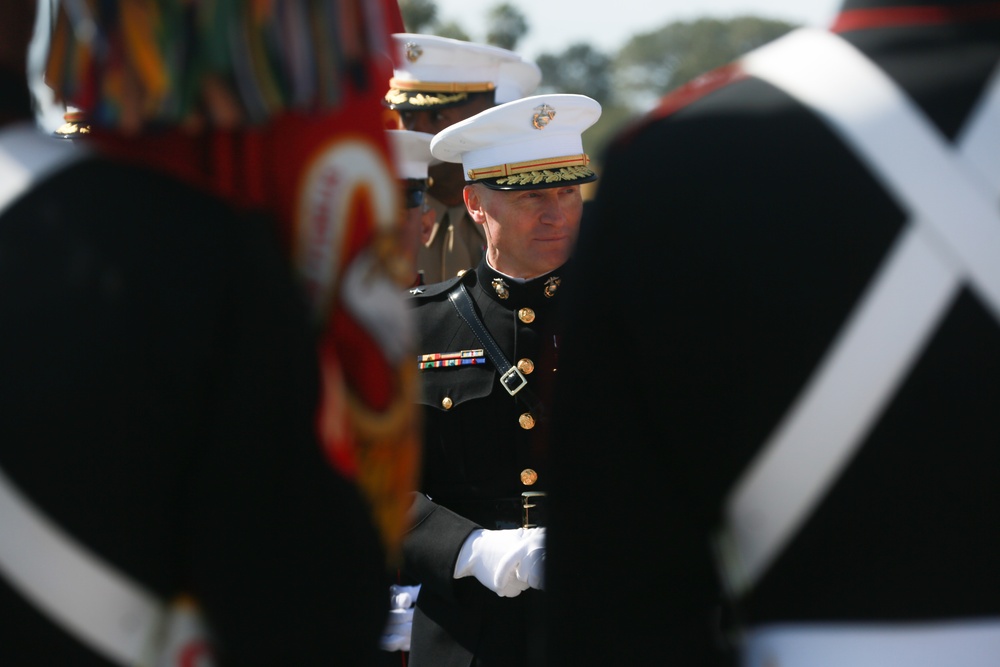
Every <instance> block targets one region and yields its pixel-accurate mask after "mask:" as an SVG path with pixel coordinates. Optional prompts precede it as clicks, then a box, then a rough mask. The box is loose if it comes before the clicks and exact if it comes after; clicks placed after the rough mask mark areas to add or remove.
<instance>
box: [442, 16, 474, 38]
mask: <svg viewBox="0 0 1000 667" xmlns="http://www.w3.org/2000/svg"><path fill="white" fill-rule="evenodd" d="M434 34H435V35H438V36H439V37H450V38H451V39H460V40H462V41H465V42H471V41H473V40H472V38H471V37H469V33H467V32H465V28H463V27H462V26H461V25H459V24H458V23H456V22H455V21H448V22H446V23H438V24H437V27H435V28H434Z"/></svg>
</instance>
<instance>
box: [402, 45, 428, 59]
mask: <svg viewBox="0 0 1000 667" xmlns="http://www.w3.org/2000/svg"><path fill="white" fill-rule="evenodd" d="M422 55H424V50H423V49H422V48H420V45H419V44H417V43H416V42H407V43H406V59H407V60H409V61H410V62H411V63H415V62H417V61H418V60H420V56H422Z"/></svg>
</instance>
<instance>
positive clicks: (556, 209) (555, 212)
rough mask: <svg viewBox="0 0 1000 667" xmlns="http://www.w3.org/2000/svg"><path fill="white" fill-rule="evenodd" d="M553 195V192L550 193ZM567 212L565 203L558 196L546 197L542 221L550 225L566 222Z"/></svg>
mask: <svg viewBox="0 0 1000 667" xmlns="http://www.w3.org/2000/svg"><path fill="white" fill-rule="evenodd" d="M552 192H553V193H554V192H555V190H553V191H552ZM568 216H569V211H568V210H567V207H566V206H565V203H564V202H563V201H562V199H561V198H560V197H559V196H549V195H546V201H545V206H544V208H543V210H542V221H543V222H547V223H548V224H550V225H556V224H562V223H564V222H566V220H567V218H568Z"/></svg>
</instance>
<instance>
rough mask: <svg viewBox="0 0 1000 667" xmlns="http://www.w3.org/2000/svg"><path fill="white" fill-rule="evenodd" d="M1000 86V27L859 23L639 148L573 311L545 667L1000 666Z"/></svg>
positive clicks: (937, 8)
mask: <svg viewBox="0 0 1000 667" xmlns="http://www.w3.org/2000/svg"><path fill="white" fill-rule="evenodd" d="M998 63H1000V3H997V2H961V1H958V0H955V1H947V0H939V1H938V2H932V1H921V0H908V1H905V0H904V1H899V0H896V1H893V0H847V1H846V2H844V3H843V6H842V8H841V12H840V13H839V15H838V16H837V17H836V19H835V21H834V23H833V25H832V28H831V29H830V30H813V29H802V30H798V31H794V32H792V33H791V34H790V35H788V36H787V37H783V38H781V39H779V40H777V41H775V42H773V43H771V44H769V45H766V46H764V47H762V48H761V49H759V50H756V51H754V52H752V53H751V54H749V55H748V56H746V57H744V58H741V59H740V60H739V61H737V62H735V63H733V64H732V65H731V66H728V67H724V68H723V69H721V70H717V71H714V72H711V73H709V74H707V75H705V76H703V77H701V78H700V79H698V80H696V81H695V82H693V83H692V84H691V85H689V86H687V87H685V88H683V89H681V90H679V91H678V92H676V93H673V94H671V95H669V96H667V97H666V98H665V99H663V100H662V102H661V104H660V105H659V107H658V108H656V109H655V110H654V111H653V112H652V113H651V114H649V115H648V116H647V117H646V118H645V119H644V120H643V121H642V122H640V123H639V124H637V125H636V126H634V127H632V128H630V129H628V130H626V131H625V132H624V133H622V134H621V135H620V136H619V137H618V138H617V139H616V141H615V142H614V144H613V146H612V148H611V149H610V151H609V153H608V155H607V159H606V160H605V161H604V162H603V164H604V170H603V175H602V180H601V185H600V187H599V188H598V193H597V195H596V198H595V201H594V210H593V213H594V215H593V217H592V218H588V219H587V220H585V222H584V225H583V227H582V229H583V232H582V233H581V237H580V244H579V246H578V252H577V255H576V259H577V260H578V264H576V265H575V266H574V271H575V273H574V274H573V277H574V278H575V279H574V280H573V281H572V282H570V281H567V287H566V298H567V301H568V302H569V303H570V306H569V307H568V318H569V319H568V322H567V323H566V331H567V332H571V333H567V335H566V337H565V341H564V345H563V346H562V350H561V363H560V374H559V378H558V381H559V384H558V387H557V392H556V415H555V420H556V424H555V425H554V428H553V438H552V457H553V461H552V465H553V470H554V475H555V476H556V478H555V480H554V482H553V485H552V489H551V518H550V523H549V533H548V538H549V541H548V573H547V584H548V593H549V596H550V602H551V603H552V604H551V613H550V615H549V621H550V627H551V633H550V635H549V639H550V649H551V653H550V656H549V657H550V661H549V662H548V664H549V665H551V666H553V667H556V666H558V665H578V664H622V665H648V664H664V665H673V666H674V667H681V666H686V665H698V666H699V667H704V666H705V665H722V664H742V665H746V666H748V667H763V666H764V665H780V666H781V667H812V666H817V665H823V666H829V667H839V666H841V665H843V666H845V667H847V666H849V667H869V666H874V665H879V666H884V665H907V667H914V666H920V667H945V666H947V667H959V666H961V667H985V666H986V665H993V664H996V662H997V659H998V656H1000V570H998V569H997V567H996V563H997V562H998V560H1000V532H998V531H997V530H996V526H997V525H998V524H1000V486H998V485H997V483H996V471H997V470H998V469H1000V447H998V443H1000V411H998V410H997V409H996V406H997V405H1000V70H998ZM623 220H627V221H629V224H630V225H631V226H632V227H631V233H629V234H624V235H623V234H622V233H621V229H622V227H621V224H622V221H623ZM636 238H642V239H643V243H642V244H637V243H635V239H636ZM581 508H585V509H581Z"/></svg>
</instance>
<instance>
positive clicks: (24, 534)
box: [0, 0, 419, 665]
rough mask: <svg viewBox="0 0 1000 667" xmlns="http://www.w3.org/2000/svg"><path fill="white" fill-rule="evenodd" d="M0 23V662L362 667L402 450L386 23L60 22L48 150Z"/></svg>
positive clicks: (250, 17) (260, 7)
mask: <svg viewBox="0 0 1000 667" xmlns="http://www.w3.org/2000/svg"><path fill="white" fill-rule="evenodd" d="M0 12H2V15H0V72H2V78H0V86H2V87H3V90H2V94H0V105H2V106H0V122H2V123H3V125H2V127H0V158H2V159H0V169H2V170H3V175H2V177H0V183H2V186H0V257H2V258H4V259H3V260H2V261H0V279H2V280H3V282H4V284H5V285H8V286H9V289H5V290H4V291H3V296H2V297H0V312H2V313H3V318H4V321H5V322H6V323H7V325H6V326H4V327H3V330H2V332H0V368H3V373H2V378H0V400H2V404H3V405H4V408H5V409H4V412H5V415H6V416H5V418H4V420H3V425H2V426H0V471H2V476H0V515H2V516H3V518H4V519H3V522H2V523H3V528H2V530H3V531H5V532H4V534H3V535H2V536H0V545H2V546H0V575H2V576H0V609H2V614H3V618H4V619H5V620H6V621H7V622H6V623H5V624H4V626H5V627H6V628H7V630H5V631H3V632H2V636H3V641H2V642H0V655H2V657H3V662H5V663H9V664H72V665H112V664H120V665H132V664H143V663H145V662H149V661H153V660H154V659H155V660H165V661H167V662H166V664H170V663H171V661H173V662H175V663H176V662H177V661H179V660H181V659H182V658H183V659H185V660H188V661H189V662H190V661H192V660H195V659H197V660H201V661H202V662H199V663H198V664H208V662H204V661H207V660H213V661H214V664H218V665H274V664H350V665H355V664H356V665H364V664H369V663H370V662H371V661H372V660H373V659H374V657H375V655H376V651H377V641H378V636H379V632H380V631H381V629H382V627H383V624H384V621H385V613H386V610H387V604H386V602H387V601H386V594H385V587H384V577H385V572H386V569H387V565H392V564H393V563H394V562H395V560H396V558H397V557H398V547H399V540H400V538H401V535H402V532H403V530H404V528H405V516H404V511H403V510H404V509H405V505H406V503H407V502H408V496H407V495H405V494H406V493H407V492H408V491H410V490H411V489H412V487H413V476H414V475H415V472H416V468H417V465H418V454H419V452H418V449H417V436H416V434H415V430H414V428H413V419H414V408H413V402H414V396H413V390H412V388H413V386H414V384H413V376H414V371H413V369H412V364H411V363H410V362H409V361H408V360H409V359H410V358H411V356H410V355H411V345H412V343H411V340H410V334H409V333H408V332H409V330H410V327H409V324H408V321H407V319H408V318H407V317H406V309H405V306H404V304H403V301H402V298H401V297H400V296H399V293H400V288H401V287H402V286H403V285H406V284H409V283H408V281H409V279H410V278H411V277H412V275H413V269H412V267H409V268H405V269H404V270H399V271H396V270H394V269H393V266H394V265H393V264H392V262H391V261H390V260H391V258H393V257H394V256H395V254H396V246H395V243H396V241H395V239H396V226H397V225H398V224H399V222H400V220H399V217H398V211H399V205H398V199H399V193H398V189H397V184H396V179H395V174H394V170H393V168H392V165H391V160H390V158H389V153H388V150H387V145H386V140H385V137H384V133H383V131H382V125H381V122H380V114H381V106H380V103H379V99H380V97H381V94H382V85H383V84H382V82H383V81H384V80H385V77H386V76H387V71H386V70H385V69H384V68H383V67H382V62H383V60H381V59H380V58H379V56H380V55H381V54H384V53H385V52H386V51H387V50H388V47H387V39H388V35H389V33H390V32H391V31H394V30H398V29H399V27H400V26H399V22H398V8H397V7H396V6H395V3H392V2H385V3H383V4H379V3H358V2H352V1H350V0H343V1H335V0H329V1H318V0H317V1H315V2H307V1H304V0H303V1H302V2H283V3H265V4H260V3H224V2H210V1H205V2H197V3H186V2H173V1H167V0H164V1H160V2H122V3H93V2H82V1H76V2H64V3H61V5H60V11H59V12H58V14H57V15H56V17H55V23H54V26H52V32H51V35H46V37H50V40H49V41H50V46H51V48H50V55H49V60H48V66H47V69H46V73H45V80H46V83H48V84H49V85H50V86H51V87H52V88H53V89H54V90H55V92H56V95H57V98H58V99H59V100H60V101H61V102H62V103H63V104H65V105H67V106H72V107H73V108H75V109H79V110H80V111H81V113H83V114H85V115H86V118H87V121H88V123H89V125H90V127H91V133H90V134H89V135H87V138H86V139H85V140H84V139H79V140H74V141H73V142H68V141H65V140H61V139H55V138H51V137H47V136H44V135H42V134H40V133H39V132H38V131H37V130H36V128H35V127H34V125H33V123H32V108H31V104H30V98H29V96H28V92H27V91H28V87H27V82H26V80H25V57H24V54H25V52H26V49H27V44H28V39H29V37H30V30H31V25H32V16H33V14H34V6H33V3H32V2H30V1H28V0H13V1H12V2H8V3H5V4H4V7H3V9H2V10H0ZM404 360H406V361H407V363H405V364H404V363H403V362H404ZM387 557H388V560H387ZM180 598H183V599H185V600H189V601H190V602H189V603H185V604H184V605H181V604H175V602H176V601H177V600H178V599H180ZM182 607H183V609H186V610H188V611H189V612H190V611H192V610H193V611H196V612H198V613H197V614H194V613H188V614H186V615H179V614H177V613H175V612H176V610H177V609H179V608H182ZM179 617H180V618H181V619H182V620H184V619H186V621H185V622H190V623H194V622H195V621H198V620H199V619H200V624H201V627H202V630H201V631H200V632H198V633H195V634H194V635H193V639H191V640H190V641H187V642H184V643H181V644H178V645H176V646H171V645H169V644H170V643H169V642H164V639H165V638H166V639H169V638H170V632H171V630H172V626H171V625H170V622H171V620H176V619H178V618H179ZM173 649H176V650H173Z"/></svg>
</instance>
